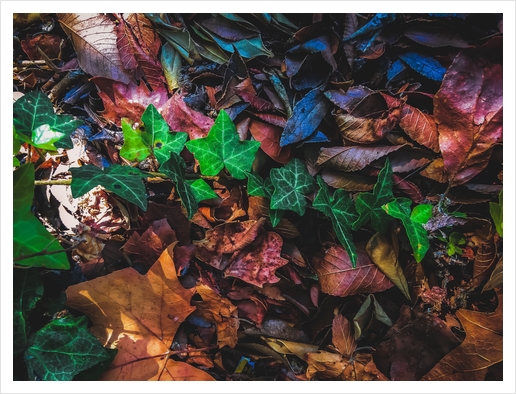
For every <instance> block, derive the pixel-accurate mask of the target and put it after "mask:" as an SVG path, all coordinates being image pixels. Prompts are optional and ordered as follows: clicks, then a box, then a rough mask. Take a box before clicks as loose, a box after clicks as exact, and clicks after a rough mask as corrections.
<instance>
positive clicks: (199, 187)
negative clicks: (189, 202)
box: [187, 178, 218, 202]
mask: <svg viewBox="0 0 516 394" xmlns="http://www.w3.org/2000/svg"><path fill="white" fill-rule="evenodd" d="M187 183H188V184H189V185H190V187H191V189H192V193H193V194H194V196H195V200H196V201H197V202H201V201H204V200H209V199H212V198H217V197H218V195H217V193H215V192H214V191H213V189H212V188H211V187H210V185H208V184H207V183H206V181H205V180H204V179H201V178H199V179H196V180H195V181H187Z"/></svg>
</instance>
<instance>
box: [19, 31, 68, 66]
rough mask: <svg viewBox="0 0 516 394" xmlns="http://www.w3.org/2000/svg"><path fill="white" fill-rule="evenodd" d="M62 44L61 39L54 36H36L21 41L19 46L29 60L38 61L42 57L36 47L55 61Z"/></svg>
mask: <svg viewBox="0 0 516 394" xmlns="http://www.w3.org/2000/svg"><path fill="white" fill-rule="evenodd" d="M62 42H63V39H62V38H61V37H59V36H57V35H55V34H38V35H37V36H34V37H31V38H27V39H25V40H21V41H20V44H21V47H22V49H23V52H25V53H26V54H27V56H28V57H29V59H30V60H39V59H41V58H42V57H41V55H40V53H39V51H38V47H39V49H41V50H42V51H43V52H44V53H45V55H47V56H48V57H49V58H50V59H55V58H57V57H58V56H59V53H60V52H61V44H62Z"/></svg>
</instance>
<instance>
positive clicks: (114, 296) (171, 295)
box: [66, 243, 213, 380]
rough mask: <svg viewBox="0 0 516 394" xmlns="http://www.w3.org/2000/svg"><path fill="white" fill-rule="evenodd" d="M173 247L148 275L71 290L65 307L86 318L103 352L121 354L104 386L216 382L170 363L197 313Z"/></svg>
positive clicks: (116, 275)
mask: <svg viewBox="0 0 516 394" xmlns="http://www.w3.org/2000/svg"><path fill="white" fill-rule="evenodd" d="M174 246H175V243H174V244H172V245H170V246H169V247H168V248H167V249H166V250H165V251H164V252H163V253H162V254H161V256H160V257H159V259H158V260H157V261H156V263H154V265H153V266H152V267H151V268H150V269H149V271H148V272H147V274H145V275H140V274H139V273H137V272H136V271H135V270H134V269H133V268H126V269H123V270H119V271H115V272H113V273H111V274H109V275H106V276H103V277H100V278H97V279H93V280H90V281H87V282H82V283H80V284H78V285H73V286H70V287H69V288H68V289H67V291H66V296H67V301H66V304H67V305H68V306H69V307H71V308H74V309H77V310H79V311H81V312H83V313H85V314H86V315H88V317H89V318H90V319H91V320H92V321H93V327H92V328H91V329H90V330H91V332H92V333H93V334H94V335H95V336H96V337H97V338H98V339H99V341H100V342H101V343H102V345H103V346H105V347H108V348H111V349H118V353H117V355H116V356H115V358H114V360H113V362H112V364H111V367H110V368H109V369H108V370H107V371H106V372H105V373H104V375H103V376H102V380H213V378H212V377H211V376H210V375H208V374H207V373H206V372H204V371H201V370H199V369H197V368H194V367H192V366H190V365H188V364H185V363H182V362H178V361H174V360H172V359H170V358H169V357H168V353H169V352H170V346H171V345H172V341H173V339H174V335H175V334H176V331H177V329H178V327H179V325H180V324H181V322H182V321H184V320H185V319H186V317H187V316H188V315H189V314H190V313H191V312H193V311H194V310H195V307H192V306H190V299H191V298H192V296H193V294H194V290H193V289H189V290H187V289H185V288H183V287H182V286H181V284H180V283H179V280H178V279H177V276H176V272H175V268H174V252H173V250H174Z"/></svg>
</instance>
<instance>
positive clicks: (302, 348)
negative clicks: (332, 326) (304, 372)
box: [262, 337, 319, 360]
mask: <svg viewBox="0 0 516 394" xmlns="http://www.w3.org/2000/svg"><path fill="white" fill-rule="evenodd" d="M262 339H263V340H264V341H265V342H267V345H269V346H270V347H271V349H272V350H274V351H275V352H276V353H279V354H295V355H296V356H298V357H299V358H300V359H301V360H304V359H305V357H306V355H307V353H314V352H317V351H318V349H319V347H318V346H317V345H311V344H309V343H303V342H292V341H286V340H283V339H278V338H265V337H262Z"/></svg>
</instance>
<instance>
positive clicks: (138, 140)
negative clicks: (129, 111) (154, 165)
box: [120, 118, 152, 162]
mask: <svg viewBox="0 0 516 394" xmlns="http://www.w3.org/2000/svg"><path fill="white" fill-rule="evenodd" d="M121 124H122V132H123V133H124V145H122V149H120V156H122V157H123V158H124V159H127V160H129V161H138V162H140V161H142V160H145V159H146V158H147V157H149V156H150V154H151V153H152V151H151V148H150V146H149V145H147V144H146V143H145V141H144V140H143V135H142V131H141V130H140V129H137V130H135V129H134V128H133V121H132V120H130V119H127V118H122V120H121Z"/></svg>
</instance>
